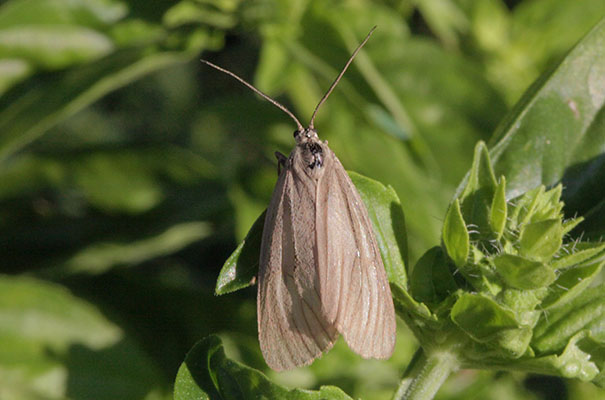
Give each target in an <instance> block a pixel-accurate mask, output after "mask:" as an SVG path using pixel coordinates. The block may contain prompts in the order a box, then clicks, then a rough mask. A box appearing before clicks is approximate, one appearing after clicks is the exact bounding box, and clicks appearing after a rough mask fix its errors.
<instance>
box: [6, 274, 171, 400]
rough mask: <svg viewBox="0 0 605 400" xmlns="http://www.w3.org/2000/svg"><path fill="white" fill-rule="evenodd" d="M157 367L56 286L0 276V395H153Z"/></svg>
mask: <svg viewBox="0 0 605 400" xmlns="http://www.w3.org/2000/svg"><path fill="white" fill-rule="evenodd" d="M162 381H163V379H162V378H161V376H160V375H159V373H158V370H157V368H156V367H155V366H154V365H153V364H152V363H151V360H149V359H148V358H147V357H146V356H145V355H144V354H143V353H142V352H141V350H140V349H139V348H138V347H137V346H136V345H135V344H134V343H133V342H131V341H130V340H129V339H128V338H126V337H125V336H124V333H123V331H122V330H121V329H120V328H119V327H118V326H116V325H114V324H113V323H112V322H110V321H109V320H107V319H106V318H105V317H104V316H103V315H101V313H100V312H99V311H98V310H97V309H96V308H95V307H93V306H92V305H90V304H88V303H86V302H84V301H82V300H81V299H78V298H77V297H74V296H73V295H71V294H70V293H69V292H67V291H66V290H65V289H64V288H61V287H59V286H57V285H54V284H49V283H46V282H42V281H37V280H34V279H30V278H14V277H8V276H0V395H1V397H2V398H7V399H9V398H10V399H15V398H19V399H25V400H27V399H32V400H34V399H41V398H44V399H57V400H59V399H65V398H94V399H98V400H103V399H107V400H109V399H115V398H133V399H134V398H140V399H151V398H155V399H157V398H160V397H161V390H160V385H161V384H162Z"/></svg>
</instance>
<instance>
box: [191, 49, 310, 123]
mask: <svg viewBox="0 0 605 400" xmlns="http://www.w3.org/2000/svg"><path fill="white" fill-rule="evenodd" d="M200 61H201V62H203V63H204V64H206V65H209V66H211V67H212V68H214V69H216V70H219V71H221V72H224V73H225V74H227V75H229V76H231V77H233V78H235V79H237V80H238V81H240V82H241V83H243V84H244V85H246V86H247V87H248V88H250V89H251V90H252V91H253V92H254V93H256V94H258V95H259V96H261V97H263V98H264V99H265V100H267V101H269V102H270V103H271V104H273V105H274V106H275V107H277V108H279V109H280V110H282V111H283V112H285V113H286V114H288V115H289V116H290V118H292V119H293V120H294V122H296V126H297V127H298V130H299V131H304V130H305V128H304V127H303V126H302V124H301V123H300V121H299V120H298V119H297V118H296V117H295V116H294V114H292V112H290V110H288V109H287V108H286V106H284V105H282V104H281V103H279V102H277V101H275V100H273V99H272V98H271V97H269V96H268V95H266V94H264V93H263V92H261V91H260V90H258V89H257V88H255V87H254V86H252V85H251V84H249V83H248V82H246V81H245V80H243V79H242V78H240V77H239V76H237V75H235V74H234V73H233V72H231V71H228V70H226V69H225V68H221V67H219V66H218V65H216V64H213V63H211V62H210V61H206V60H200Z"/></svg>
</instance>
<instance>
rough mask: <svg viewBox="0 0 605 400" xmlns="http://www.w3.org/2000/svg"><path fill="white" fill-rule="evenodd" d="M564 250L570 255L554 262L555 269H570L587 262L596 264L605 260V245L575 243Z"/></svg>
mask: <svg viewBox="0 0 605 400" xmlns="http://www.w3.org/2000/svg"><path fill="white" fill-rule="evenodd" d="M563 249H564V251H568V252H569V254H566V255H564V256H562V257H560V258H558V259H556V260H553V262H552V266H553V268H555V269H564V268H569V267H571V266H574V265H578V264H583V263H586V262H590V263H594V262H598V261H602V260H603V259H604V258H605V243H587V242H584V243H583V242H580V243H576V242H574V243H572V244H571V245H567V246H564V248H563Z"/></svg>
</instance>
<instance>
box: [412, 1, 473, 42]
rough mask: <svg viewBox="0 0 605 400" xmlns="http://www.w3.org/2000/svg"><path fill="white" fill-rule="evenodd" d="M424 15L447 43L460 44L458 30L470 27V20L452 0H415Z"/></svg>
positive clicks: (461, 30) (462, 30) (436, 32)
mask: <svg viewBox="0 0 605 400" xmlns="http://www.w3.org/2000/svg"><path fill="white" fill-rule="evenodd" d="M414 2H415V3H416V4H417V5H418V9H419V10H420V13H421V14H422V16H423V17H424V18H425V19H426V20H427V23H428V25H429V26H430V27H431V28H432V29H433V31H434V32H435V34H436V35H437V36H438V37H439V39H441V41H442V42H443V43H445V44H446V45H450V46H451V45H457V44H458V32H464V31H465V30H466V29H467V28H468V20H467V19H466V16H465V15H464V13H463V12H462V11H461V10H460V9H459V7H458V4H456V2H455V1H452V0H414Z"/></svg>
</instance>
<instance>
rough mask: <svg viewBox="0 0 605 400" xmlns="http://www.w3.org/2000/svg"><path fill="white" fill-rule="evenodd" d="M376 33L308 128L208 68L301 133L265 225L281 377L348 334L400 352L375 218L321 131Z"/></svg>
mask: <svg viewBox="0 0 605 400" xmlns="http://www.w3.org/2000/svg"><path fill="white" fill-rule="evenodd" d="M373 31H374V29H372V30H371V31H370V33H369V34H368V36H367V37H366V38H365V40H364V41H363V42H362V43H361V44H360V45H359V46H358V47H357V49H356V50H355V51H354V52H353V54H352V55H351V57H350V58H349V61H348V62H347V63H346V65H345V67H344V68H343V69H342V71H341V72H340V74H339V75H338V77H337V78H336V79H335V80H334V82H333V83H332V85H331V86H330V88H329V89H328V91H327V92H326V94H325V95H324V96H323V98H322V99H321V100H320V101H319V103H318V105H317V106H316V108H315V111H314V112H313V115H312V117H311V122H310V123H309V127H308V128H304V127H303V125H302V124H301V123H300V122H299V120H298V119H297V118H296V117H295V116H294V114H292V113H291V112H290V111H289V110H288V109H287V108H286V107H285V106H283V105H281V104H280V103H278V102H277V101H275V100H273V99H272V98H270V97H269V96H268V95H266V94H264V93H262V92H261V91H259V90H258V89H256V88H255V87H254V86H252V85H251V84H249V83H248V82H246V81H245V80H243V79H242V78H240V77H239V76H237V75H235V74H233V73H232V72H230V71H227V70H225V69H223V68H221V67H218V66H216V65H214V64H212V63H211V62H209V61H205V60H202V61H203V62H204V63H206V64H208V65H209V66H211V67H213V68H215V69H218V70H219V71H221V72H224V73H226V74H228V75H230V76H232V77H233V78H235V79H237V80H238V81H240V82H241V83H243V84H244V85H246V86H247V87H249V88H250V89H252V90H253V91H254V92H256V93H257V94H259V95H260V96H262V97H263V98H265V99H266V100H268V101H270V102H271V103H272V104H274V105H275V106H276V107H278V108H280V109H281V110H282V111H284V112H285V113H286V114H288V115H289V116H290V117H291V118H292V119H293V120H294V121H295V122H296V125H297V129H296V131H294V139H295V141H296V146H295V147H294V149H293V150H292V152H291V153H290V156H289V157H286V156H285V155H283V154H281V153H278V152H276V153H275V154H276V157H277V159H278V179H277V184H276V185H275V189H274V191H273V195H272V198H271V202H270V204H269V207H268V208H267V214H266V217H265V224H264V228H263V236H262V244H261V252H260V262H259V273H258V297H257V318H258V337H259V341H260V347H261V350H262V354H263V356H264V358H265V361H266V362H267V364H268V365H269V367H271V368H272V369H274V370H276V371H282V370H288V369H292V368H295V367H299V366H304V365H308V364H311V363H312V362H313V360H315V359H316V358H317V357H319V356H321V355H322V354H323V353H324V352H326V351H327V350H329V349H330V348H331V347H332V346H333V345H334V342H335V341H336V339H337V338H338V336H339V335H343V337H344V339H345V341H346V342H347V344H348V345H349V347H350V348H351V349H352V350H353V351H355V352H356V353H358V354H359V355H361V356H362V357H364V358H378V359H384V358H388V357H390V356H391V354H392V353H393V349H394V346H395V328H396V325H395V312H394V307H393V300H392V298H391V291H390V288H389V284H388V281H387V277H386V272H385V269H384V265H383V263H382V259H381V256H380V251H379V249H378V245H377V242H376V239H375V237H374V233H373V231H372V223H371V221H370V218H369V216H368V212H367V210H366V208H365V206H364V203H363V201H362V200H361V197H360V195H359V193H358V192H357V189H356V188H355V186H354V185H353V182H352V181H351V179H350V178H349V175H348V174H347V172H346V171H345V169H344V168H343V166H342V164H341V163H340V161H339V160H338V158H337V157H336V155H335V154H334V153H333V152H332V150H331V149H330V148H329V147H328V142H327V141H321V140H320V139H319V137H318V135H317V130H315V128H314V124H313V123H314V120H315V116H316V115H317V111H318V110H319V108H320V107H321V105H322V104H323V103H324V101H325V100H326V99H327V98H328V96H329V95H330V93H331V92H332V90H333V89H334V87H335V86H336V85H337V83H338V81H339V80H340V78H341V77H342V76H343V74H344V73H345V71H346V70H347V68H348V67H349V65H350V64H351V62H352V61H353V59H354V58H355V56H356V55H357V53H358V52H359V50H360V49H361V48H362V47H363V45H365V43H366V42H367V41H368V39H369V38H370V35H371V34H372V32H373Z"/></svg>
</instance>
